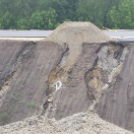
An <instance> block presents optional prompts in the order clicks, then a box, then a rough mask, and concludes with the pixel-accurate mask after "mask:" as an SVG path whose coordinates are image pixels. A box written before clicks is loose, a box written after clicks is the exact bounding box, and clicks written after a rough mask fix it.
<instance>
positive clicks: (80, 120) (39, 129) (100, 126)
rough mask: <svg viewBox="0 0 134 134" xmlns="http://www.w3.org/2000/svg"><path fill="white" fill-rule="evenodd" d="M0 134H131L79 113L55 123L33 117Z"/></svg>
mask: <svg viewBox="0 0 134 134" xmlns="http://www.w3.org/2000/svg"><path fill="white" fill-rule="evenodd" d="M0 132H1V134H7V133H10V134H37V133H39V134H50V133H51V134H63V133H65V134H97V133H99V134H132V133H131V132H129V131H126V130H124V129H121V128H119V127H117V126H115V125H113V124H110V123H108V122H105V121H103V120H102V119H100V118H99V117H98V116H97V115H94V114H92V113H90V114H89V113H88V114H87V113H79V114H77V115H74V116H72V117H68V118H65V119H62V120H60V121H56V120H55V119H52V120H48V119H46V118H44V117H43V116H34V117H32V118H27V119H25V120H24V121H21V122H17V123H13V124H9V125H6V126H4V127H0Z"/></svg>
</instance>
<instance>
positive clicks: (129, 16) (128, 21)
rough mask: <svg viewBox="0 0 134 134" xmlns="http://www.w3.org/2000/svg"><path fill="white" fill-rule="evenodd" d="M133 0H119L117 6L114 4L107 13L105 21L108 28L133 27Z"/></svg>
mask: <svg viewBox="0 0 134 134" xmlns="http://www.w3.org/2000/svg"><path fill="white" fill-rule="evenodd" d="M133 14H134V0H121V1H120V4H119V8H117V7H116V6H114V7H112V9H111V10H110V11H109V12H108V14H107V22H108V25H109V27H110V28H115V29H117V28H118V29H132V28H134V15H133Z"/></svg>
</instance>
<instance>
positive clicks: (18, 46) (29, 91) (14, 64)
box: [0, 41, 66, 125]
mask: <svg viewBox="0 0 134 134" xmlns="http://www.w3.org/2000/svg"><path fill="white" fill-rule="evenodd" d="M65 47H66V46H65ZM0 51H1V53H0V55H1V57H2V58H1V60H0V61H1V66H0V69H1V73H2V74H1V78H0V80H1V85H2V86H1V91H0V93H1V107H0V125H4V124H7V123H10V122H14V121H18V120H22V119H24V118H26V117H29V116H32V115H33V114H34V113H35V112H36V111H37V110H38V109H39V108H40V106H41V105H43V103H44V102H45V101H46V100H47V96H46V90H47V88H48V84H47V80H48V76H49V74H50V72H51V71H52V70H53V68H55V66H56V65H57V64H58V63H59V61H60V58H61V56H62V53H64V51H65V50H64V47H63V48H61V47H60V46H58V45H57V44H55V43H49V42H36V43H34V42H16V41H14V42H12V41H11V42H9V41H2V42H0ZM14 72H15V73H14Z"/></svg>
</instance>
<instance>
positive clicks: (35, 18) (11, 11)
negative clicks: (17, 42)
mask: <svg viewBox="0 0 134 134" xmlns="http://www.w3.org/2000/svg"><path fill="white" fill-rule="evenodd" d="M133 14H134V0H34V1H33V0H12V1H11V0H0V16H1V17H0V29H47V30H48V29H54V28H56V27H57V26H59V24H61V23H63V22H64V21H70V20H71V21H91V22H92V23H94V24H96V25H97V26H98V27H100V28H102V27H103V26H104V27H108V28H115V29H116V28H123V29H133V28H134V15H133Z"/></svg>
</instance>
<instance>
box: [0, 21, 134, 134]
mask: <svg viewBox="0 0 134 134" xmlns="http://www.w3.org/2000/svg"><path fill="white" fill-rule="evenodd" d="M133 54H134V45H133V43H117V42H116V41H112V40H111V39H110V37H108V36H107V35H105V34H104V33H103V32H102V31H101V30H100V29H99V28H97V27H96V26H94V25H93V24H92V23H90V22H66V23H63V24H62V25H61V26H59V27H58V28H57V29H55V30H54V32H53V33H52V34H51V35H50V36H49V37H48V38H47V39H45V40H41V41H16V40H14V41H13V40H0V57H1V58H0V126H1V127H0V132H1V134H23V133H27V134H30V133H31V134H32V133H46V134H50V133H53V134H54V133H68V134H69V133H70V134H71V133H73V134H81V133H87V134H89V133H91V134H97V133H102V134H104V133H108V134H131V133H133V131H134V126H133V124H134V90H133V89H134V85H133V83H134V81H133V79H134V73H133V70H134V65H133V64H134V63H133V61H134V60H133V57H134V56H133ZM96 114H98V115H96ZM99 116H100V117H101V118H102V119H103V120H102V119H100V117H99ZM26 118H27V119H26ZM22 120H23V121H22ZM104 120H106V121H104ZM18 121H19V122H18ZM16 122H17V123H16ZM108 122H111V123H113V124H115V125H117V126H119V127H121V128H119V127H117V126H115V125H113V124H110V123H108ZM12 123H13V124H12ZM5 125H6V126H5ZM123 128H124V129H127V130H129V131H131V132H128V131H126V130H124V129H123Z"/></svg>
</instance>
